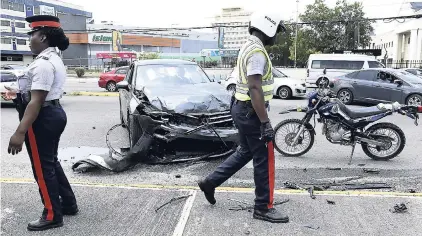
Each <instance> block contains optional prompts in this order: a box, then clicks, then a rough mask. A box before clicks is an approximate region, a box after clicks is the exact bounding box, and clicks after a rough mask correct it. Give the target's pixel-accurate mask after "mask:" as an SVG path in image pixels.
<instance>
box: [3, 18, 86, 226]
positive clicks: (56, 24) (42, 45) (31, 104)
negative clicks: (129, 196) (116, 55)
mask: <svg viewBox="0 0 422 236" xmlns="http://www.w3.org/2000/svg"><path fill="white" fill-rule="evenodd" d="M26 21H28V22H29V23H30V27H31V31H30V32H29V33H28V34H29V35H30V48H31V51H32V52H33V53H34V54H35V55H38V56H37V57H36V59H35V60H34V62H32V63H31V64H30V65H29V66H28V68H27V69H26V72H25V76H23V77H21V78H19V80H18V84H19V90H18V93H17V97H16V98H15V99H14V102H15V103H16V105H17V109H18V112H19V119H20V124H19V126H18V128H17V129H16V132H15V133H14V134H13V135H12V137H11V138H10V142H9V147H8V152H9V153H11V154H12V155H15V154H17V153H19V152H20V151H21V150H22V144H23V142H25V145H26V148H27V150H28V154H29V157H30V160H31V165H32V170H33V172H34V176H35V180H36V181H37V183H38V187H39V191H40V195H41V200H42V202H43V204H44V211H43V213H42V216H41V218H40V219H39V220H36V221H33V222H30V223H29V224H28V230H36V231H39V230H45V229H49V228H55V227H61V226H63V215H74V214H76V213H77V212H78V207H77V204H76V199H75V195H74V193H73V191H72V188H71V187H70V184H69V182H68V180H67V178H66V176H65V174H64V172H63V169H62V167H61V165H60V162H58V160H57V149H58V145H59V140H60V136H61V134H62V132H63V131H64V129H65V126H66V123H67V117H66V113H65V112H64V110H63V109H62V107H61V106H60V103H59V99H60V98H61V96H62V94H63V85H64V82H65V79H66V69H65V67H64V65H63V61H62V60H61V58H60V57H59V55H58V54H57V52H56V47H58V48H59V50H61V51H63V50H66V49H67V48H68V46H69V39H68V38H67V37H66V36H65V34H64V32H63V30H62V29H61V27H60V21H59V19H58V18H57V17H54V16H45V15H39V16H32V17H28V18H26Z"/></svg>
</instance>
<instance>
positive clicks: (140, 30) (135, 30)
mask: <svg viewBox="0 0 422 236" xmlns="http://www.w3.org/2000/svg"><path fill="white" fill-rule="evenodd" d="M419 18H422V14H417V15H407V16H393V17H379V18H363V19H355V20H328V21H310V22H297V23H295V22H292V23H285V25H293V26H295V25H316V24H332V23H354V22H364V21H383V22H384V23H390V22H392V21H394V20H402V21H401V22H400V23H403V22H404V21H405V20H406V19H419ZM239 23H242V22H239ZM219 27H224V28H245V27H248V25H228V24H214V25H212V26H195V27H185V28H127V29H113V28H108V29H94V30H65V32H75V33H86V32H89V33H110V32H111V31H114V30H117V31H120V32H122V33H150V34H156V35H161V34H160V33H158V32H168V31H176V30H180V31H189V30H198V29H215V28H219ZM151 32H153V33H151ZM174 36H177V35H174Z"/></svg>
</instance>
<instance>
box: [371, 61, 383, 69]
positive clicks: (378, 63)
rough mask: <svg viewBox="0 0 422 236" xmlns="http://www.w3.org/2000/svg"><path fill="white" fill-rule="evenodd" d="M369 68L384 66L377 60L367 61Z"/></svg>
mask: <svg viewBox="0 0 422 236" xmlns="http://www.w3.org/2000/svg"><path fill="white" fill-rule="evenodd" d="M368 66H369V68H384V65H383V64H381V63H380V62H378V61H368Z"/></svg>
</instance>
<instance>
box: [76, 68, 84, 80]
mask: <svg viewBox="0 0 422 236" xmlns="http://www.w3.org/2000/svg"><path fill="white" fill-rule="evenodd" d="M75 72H76V75H77V76H78V77H79V78H81V77H83V76H84V74H85V69H84V68H76V69H75Z"/></svg>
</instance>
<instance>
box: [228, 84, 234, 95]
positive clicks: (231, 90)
mask: <svg viewBox="0 0 422 236" xmlns="http://www.w3.org/2000/svg"><path fill="white" fill-rule="evenodd" d="M227 91H229V92H230V93H231V94H233V93H235V92H236V85H235V84H230V85H229V86H227Z"/></svg>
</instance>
